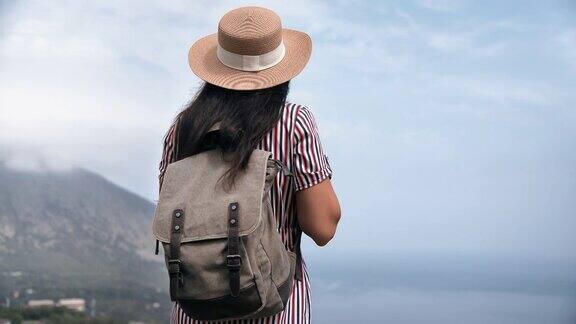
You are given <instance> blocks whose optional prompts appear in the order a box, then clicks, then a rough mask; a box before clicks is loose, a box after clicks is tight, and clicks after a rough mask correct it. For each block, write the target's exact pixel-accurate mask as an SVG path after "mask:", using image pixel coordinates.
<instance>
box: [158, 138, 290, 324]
mask: <svg viewBox="0 0 576 324" xmlns="http://www.w3.org/2000/svg"><path fill="white" fill-rule="evenodd" d="M229 168H230V164H229V163H228V162H226V161H224V159H223V158H222V154H221V151H220V149H218V148H216V149H210V150H207V151H204V152H202V153H199V154H195V155H192V156H190V157H187V158H184V159H182V160H179V161H176V162H174V163H171V164H169V165H168V166H167V169H166V171H165V174H164V180H163V183H162V188H161V190H160V197H159V201H158V205H157V207H156V211H155V215H154V222H153V233H154V236H155V238H156V240H157V241H156V242H157V247H158V242H160V243H161V245H162V247H163V250H164V255H165V263H166V267H167V269H168V274H169V278H170V298H171V300H173V301H178V304H179V305H180V308H182V310H183V311H184V312H185V313H186V314H187V315H189V316H190V317H192V318H194V319H200V320H222V319H232V318H234V319H236V318H259V317H265V316H270V315H273V314H276V313H279V312H280V311H282V310H283V309H284V308H285V306H286V304H287V301H288V298H289V297H290V293H291V288H292V281H293V278H294V275H295V264H296V262H297V260H296V259H297V257H296V254H295V253H293V252H291V251H288V250H287V249H286V248H285V246H284V243H283V242H282V240H281V238H280V234H279V232H278V229H277V228H278V224H277V222H276V218H275V215H274V211H273V209H272V205H271V201H270V188H271V186H272V183H273V180H274V178H275V177H276V175H277V174H278V173H279V172H281V171H283V173H285V176H289V172H288V170H287V168H286V167H285V166H284V165H283V164H282V163H281V162H280V161H278V160H274V159H272V157H271V153H270V152H268V151H264V150H259V149H257V150H255V151H254V152H253V153H252V155H251V157H250V160H249V162H248V166H247V168H246V169H245V171H243V172H241V173H240V174H238V176H237V177H236V178H235V181H234V185H233V186H232V187H231V188H227V187H226V186H225V184H224V182H223V180H222V179H224V178H225V173H226V171H227V170H228V169H229ZM298 261H299V260H298Z"/></svg>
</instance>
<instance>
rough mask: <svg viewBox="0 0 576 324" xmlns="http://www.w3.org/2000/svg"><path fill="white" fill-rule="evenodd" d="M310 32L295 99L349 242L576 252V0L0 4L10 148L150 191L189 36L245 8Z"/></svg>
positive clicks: (2, 124) (542, 254)
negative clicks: (309, 118)
mask: <svg viewBox="0 0 576 324" xmlns="http://www.w3.org/2000/svg"><path fill="white" fill-rule="evenodd" d="M248 4H251V5H252V4H256V5H264V6H267V7H269V8H271V9H273V10H275V11H276V12H277V13H278V14H279V15H280V16H281V17H282V22H283V25H284V27H286V28H292V29H298V30H302V31H305V32H307V33H309V34H310V35H311V37H312V39H313V42H314V48H313V54H312V57H311V61H310V63H309V64H308V66H307V67H306V69H305V70H304V71H303V72H302V74H301V75H299V76H297V77H296V78H295V79H294V80H293V81H292V83H291V91H290V94H289V100H290V101H292V102H296V103H299V104H303V105H306V106H308V107H309V108H310V109H311V110H312V111H313V112H314V114H315V116H316V119H317V122H318V125H319V130H320V134H321V137H322V144H323V146H324V150H325V152H326V154H327V155H328V157H329V159H330V163H331V165H332V167H333V169H334V178H333V184H334V186H335V189H336V191H337V193H338V195H339V198H340V201H341V205H342V210H343V214H342V221H341V223H340V227H339V230H338V233H337V235H336V238H335V239H334V240H333V242H331V243H330V244H329V245H328V246H327V247H325V248H317V247H313V246H312V244H310V241H307V243H306V244H307V247H306V253H308V254H309V255H311V256H319V255H323V256H330V257H333V258H336V257H337V256H339V255H341V254H342V253H364V254H379V253H383V254H384V253H388V254H399V255H401V254H416V255H430V254H438V255H440V254H451V255H463V254H474V255H497V256H501V257H506V256H512V257H515V258H528V259H534V260H540V261H542V262H547V261H550V260H552V261H558V262H571V263H573V264H574V263H576V249H575V248H574V247H575V246H576V235H573V233H574V229H575V228H576V199H574V197H575V194H576V145H575V143H576V142H575V141H574V139H575V138H576V127H575V126H576V92H575V91H574V89H575V88H576V3H574V2H573V1H568V0H564V1H563V0H557V1H554V0H552V1H506V2H504V1H467V0H461V1H452V0H413V1H353V0H351V1H320V0H319V1H302V0H291V1H289V2H288V1H251V2H249V3H248V2H243V1H183V0H175V1H162V0H156V1H136V0H126V1H81V0H80V1H71V0H69V1H64V0H55V1H34V0H31V1H6V0H4V1H2V0H0V157H1V159H2V160H4V161H5V163H6V164H7V165H8V166H9V167H13V168H18V169H27V170H46V169H49V170H66V169H68V168H71V167H83V168H86V169H89V170H92V171H94V172H97V173H99V174H102V175H103V176H105V177H106V178H108V179H109V180H111V181H113V182H114V183H117V184H119V185H121V186H123V187H125V188H127V189H129V190H131V191H134V192H136V193H138V194H139V195H142V196H143V197H146V198H148V199H150V200H151V201H154V200H156V199H157V169H158V161H159V158H160V154H161V143H162V137H163V134H164V132H165V131H166V129H167V128H168V126H169V125H170V123H171V121H172V119H173V118H174V116H175V115H176V113H177V112H178V111H180V109H181V108H182V107H183V105H184V104H185V103H186V102H187V101H188V100H189V99H190V98H191V97H192V96H193V94H194V93H195V91H196V90H197V89H198V87H199V85H200V81H199V80H198V79H197V78H196V77H195V76H194V75H193V74H192V73H191V72H190V70H189V68H188V64H187V52H188V48H189V46H190V45H191V44H192V43H193V42H194V41H195V40H196V39H198V38H199V37H201V36H203V35H206V34H209V33H214V32H215V31H216V27H217V23H218V19H219V17H221V16H222V15H223V14H224V13H225V12H226V11H228V10H230V9H233V8H235V7H238V6H241V5H248Z"/></svg>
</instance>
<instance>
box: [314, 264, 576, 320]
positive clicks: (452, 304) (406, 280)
mask: <svg viewBox="0 0 576 324" xmlns="http://www.w3.org/2000/svg"><path fill="white" fill-rule="evenodd" d="M307 264H308V265H309V267H308V268H309V272H310V277H311V283H312V318H313V320H314V323H315V324H324V323H335V324H338V323H393V324H408V323H427V324H436V323H438V324H446V323H458V324H468V323H471V324H516V323H522V324H575V323H576V265H575V264H574V263H573V262H565V261H562V262H557V261H552V260H534V259H526V258H525V259H523V258H520V257H515V258H510V257H503V258H501V257H496V256H477V255H476V256H470V255H460V256H455V255H452V256H414V255H411V256H398V255H396V256H394V255H379V256H374V255H372V256H369V255H364V256H356V257H349V256H347V257H346V258H344V256H341V257H340V262H335V259H334V257H331V258H323V259H319V258H318V257H317V258H309V262H308V263H307Z"/></svg>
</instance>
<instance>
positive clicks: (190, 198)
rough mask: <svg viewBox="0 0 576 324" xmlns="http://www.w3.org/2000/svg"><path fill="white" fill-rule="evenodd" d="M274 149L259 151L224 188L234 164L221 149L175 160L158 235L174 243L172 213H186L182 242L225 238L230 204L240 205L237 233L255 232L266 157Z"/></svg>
mask: <svg viewBox="0 0 576 324" xmlns="http://www.w3.org/2000/svg"><path fill="white" fill-rule="evenodd" d="M270 155H271V154H270V152H267V151H264V150H255V151H254V152H253V153H252V155H251V157H250V161H249V162H248V167H247V169H246V172H241V173H239V174H238V176H237V177H236V180H235V182H234V185H233V186H232V187H231V188H229V190H225V189H226V188H225V186H224V183H225V181H226V179H225V176H226V171H228V169H229V167H230V165H229V163H227V162H225V161H223V159H222V156H221V151H220V150H210V151H206V152H202V153H200V154H196V155H193V156H190V157H188V158H185V159H182V160H180V161H177V162H174V163H171V164H169V165H168V167H167V169H166V173H165V175H164V181H163V184H162V189H161V191H160V198H159V201H158V205H157V206H156V212H155V215H154V223H153V233H154V236H155V237H156V239H157V240H159V241H161V242H164V243H170V232H171V229H172V228H171V226H172V217H173V213H174V212H175V211H176V210H182V211H183V212H184V214H185V215H186V217H185V219H184V224H183V231H182V236H181V242H182V243H185V242H193V241H202V240H208V239H218V238H226V237H227V236H228V208H229V205H230V204H231V203H237V204H238V235H239V236H245V235H248V234H250V233H252V232H253V231H254V230H255V229H256V228H257V227H258V225H259V223H260V221H261V219H260V215H261V209H262V199H263V197H262V194H263V192H264V185H265V176H266V167H267V161H268V159H269V157H270Z"/></svg>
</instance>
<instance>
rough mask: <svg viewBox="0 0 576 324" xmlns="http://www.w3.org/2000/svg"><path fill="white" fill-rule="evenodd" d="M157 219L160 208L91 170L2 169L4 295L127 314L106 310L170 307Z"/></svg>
mask: <svg viewBox="0 0 576 324" xmlns="http://www.w3.org/2000/svg"><path fill="white" fill-rule="evenodd" d="M153 213H154V204H152V203H151V202H149V201H147V200H145V199H143V198H141V197H139V196H137V195H135V194H133V193H131V192H129V191H127V190H124V189H122V188H121V187H119V186H117V185H115V184H113V183H111V182H110V181H108V180H106V179H104V178H103V177H101V176H99V175H97V174H95V173H92V172H90V171H86V170H83V169H71V170H67V171H22V170H14V169H11V168H8V167H5V166H0V276H2V280H0V282H1V283H0V297H10V298H13V303H25V302H26V300H28V299H39V298H58V297H77V296H78V297H84V298H86V299H96V302H97V303H98V305H99V306H101V307H99V311H102V312H108V313H109V314H113V315H118V314H120V313H122V314H121V315H123V316H130V314H129V312H130V307H124V308H125V310H116V311H115V310H111V309H110V308H108V307H106V304H113V303H114V301H119V300H126V301H130V302H131V303H133V304H134V303H135V304H134V305H133V307H140V306H144V307H145V306H146V305H148V304H150V305H151V304H153V303H155V302H158V303H160V304H162V305H163V306H166V304H167V302H168V297H167V296H166V287H167V283H166V274H165V270H164V269H163V264H162V263H161V262H160V261H162V257H161V256H156V257H155V258H153V257H154V255H153V248H154V240H153V237H152V233H151V222H152V217H153ZM139 302H142V305H140V306H136V304H138V303H139ZM148 306H149V305H148ZM154 307H155V308H160V306H159V305H156V306H154ZM157 311H158V312H164V311H165V309H159V310H157Z"/></svg>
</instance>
